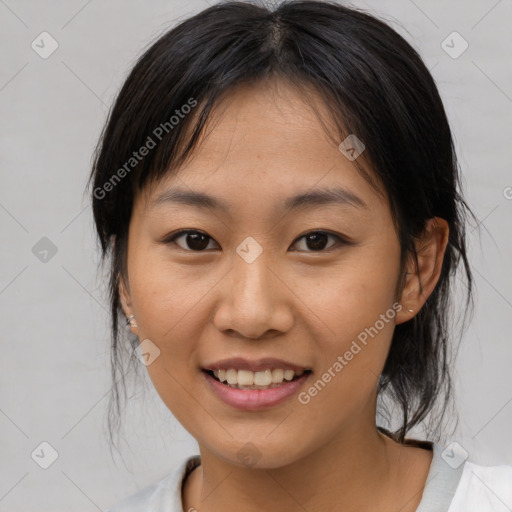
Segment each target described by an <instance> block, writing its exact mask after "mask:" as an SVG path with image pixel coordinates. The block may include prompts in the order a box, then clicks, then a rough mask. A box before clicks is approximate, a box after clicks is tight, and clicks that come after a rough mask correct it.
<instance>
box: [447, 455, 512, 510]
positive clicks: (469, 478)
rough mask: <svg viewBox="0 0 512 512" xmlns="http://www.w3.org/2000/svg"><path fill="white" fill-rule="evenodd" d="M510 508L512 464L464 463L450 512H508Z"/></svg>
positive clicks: (511, 505) (511, 504)
mask: <svg viewBox="0 0 512 512" xmlns="http://www.w3.org/2000/svg"><path fill="white" fill-rule="evenodd" d="M511 507H512V465H501V466H480V465H478V464H475V463H473V462H470V461H467V462H466V463H465V464H464V470H463V472H462V475H461V478H460V481H459V485H458V486H457V490H456V492H455V496H454V497H453V500H452V503H451V505H450V508H449V510H448V512H488V511H489V512H502V511H503V512H509V511H510V510H511Z"/></svg>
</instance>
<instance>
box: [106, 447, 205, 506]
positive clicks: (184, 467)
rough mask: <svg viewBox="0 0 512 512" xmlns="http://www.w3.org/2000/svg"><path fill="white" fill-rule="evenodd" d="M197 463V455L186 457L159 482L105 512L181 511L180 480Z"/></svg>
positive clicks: (198, 461) (198, 460)
mask: <svg viewBox="0 0 512 512" xmlns="http://www.w3.org/2000/svg"><path fill="white" fill-rule="evenodd" d="M199 464H200V458H199V456H197V455H194V456H191V457H187V458H186V459H184V460H182V461H181V462H179V464H178V465H177V466H176V467H175V468H174V469H173V470H172V471H171V472H170V473H169V474H168V475H166V476H165V477H164V478H162V479H161V480H160V481H159V482H157V483H154V484H152V485H150V486H148V487H145V488H144V489H142V490H140V491H138V492H136V493H135V494H132V495H130V496H128V498H125V499H124V500H123V501H121V502H119V503H118V504H116V505H115V506H114V507H112V508H110V509H108V510H107V512H160V511H161V510H166V511H168V512H182V504H181V485H182V482H183V480H184V478H185V477H186V475H187V474H188V473H189V472H190V471H191V470H192V469H193V468H195V467H196V466H198V465H199Z"/></svg>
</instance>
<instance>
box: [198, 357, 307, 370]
mask: <svg viewBox="0 0 512 512" xmlns="http://www.w3.org/2000/svg"><path fill="white" fill-rule="evenodd" d="M231 368H233V369H236V370H250V371H252V372H258V371H262V370H267V369H274V368H280V369H283V370H293V371H295V372H299V371H301V370H309V368H308V367H307V366H301V365H298V364H294V363H290V362H287V361H283V360H282V359H276V358H275V357H264V358H262V359H255V360H252V361H251V360H249V359H244V358H243V357H232V358H229V359H222V360H220V361H216V362H214V363H211V364H207V365H205V366H204V367H203V369H204V370H229V369H231Z"/></svg>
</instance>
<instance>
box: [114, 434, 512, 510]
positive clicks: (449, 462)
mask: <svg viewBox="0 0 512 512" xmlns="http://www.w3.org/2000/svg"><path fill="white" fill-rule="evenodd" d="M432 448H433V451H434V453H433V457H432V463H431V465H430V470H429V473H428V476H427V481H426V484H425V488H424V490H423V495H422V498H421V502H420V504H419V506H418V508H417V509H416V512H511V511H512V465H502V466H480V465H477V464H474V463H472V462H470V461H465V462H462V461H461V460H460V459H457V456H456V455H455V456H454V454H453V451H451V450H444V449H443V448H442V447H441V446H439V445H437V444H435V443H432ZM200 463H201V459H200V457H199V456H198V455H194V456H191V457H187V458H186V459H184V460H183V461H182V462H181V463H180V464H179V465H178V466H177V467H176V468H175V469H174V470H173V471H172V472H171V473H169V474H168V475H167V476H166V477H165V478H163V479H162V480H160V481H159V482H157V483H155V484H153V485H151V486H149V487H146V488H145V489H142V490H141V491H139V492H137V493H135V494H133V495H131V496H130V497H128V498H126V499H125V500H123V501H122V502H120V503H119V504H117V505H116V506H115V507H113V508H111V509H109V510H108V512H185V511H184V510H183V505H182V502H181V487H182V483H183V481H184V480H185V479H186V477H187V476H188V474H189V473H190V472H191V471H192V470H193V469H194V468H195V467H197V466H198V465H199V464H200Z"/></svg>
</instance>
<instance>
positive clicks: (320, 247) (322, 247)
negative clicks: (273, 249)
mask: <svg viewBox="0 0 512 512" xmlns="http://www.w3.org/2000/svg"><path fill="white" fill-rule="evenodd" d="M329 237H331V238H334V239H336V240H337V241H338V244H346V243H347V242H346V241H345V240H343V239H342V238H341V237H339V236H338V235H335V234H334V233H329V232H327V231H310V232H309V233H306V234H305V235H302V236H301V237H300V238H298V239H297V240H296V241H295V242H294V245H295V244H296V243H298V241H300V240H302V239H304V240H305V241H306V244H305V245H306V247H308V248H309V249H311V250H309V251H308V250H306V252H322V251H324V252H327V251H326V244H327V240H328V239H329ZM335 245H336V243H334V244H332V245H330V246H329V247H327V249H331V248H332V247H333V246H335ZM299 250H305V249H299Z"/></svg>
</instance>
